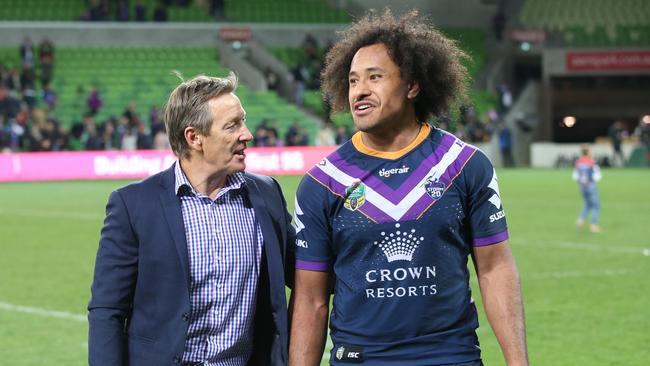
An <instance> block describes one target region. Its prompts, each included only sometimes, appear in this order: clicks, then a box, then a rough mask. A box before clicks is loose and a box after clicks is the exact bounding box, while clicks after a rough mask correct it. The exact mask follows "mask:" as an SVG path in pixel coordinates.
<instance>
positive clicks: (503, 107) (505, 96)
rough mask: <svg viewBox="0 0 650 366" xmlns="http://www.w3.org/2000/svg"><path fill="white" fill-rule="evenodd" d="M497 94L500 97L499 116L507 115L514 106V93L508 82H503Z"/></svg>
mask: <svg viewBox="0 0 650 366" xmlns="http://www.w3.org/2000/svg"><path fill="white" fill-rule="evenodd" d="M497 94H498V96H499V111H498V112H499V115H501V116H503V115H505V114H506V113H507V112H508V111H509V110H510V107H511V106H512V92H511V91H510V87H508V84H507V83H506V82H502V83H501V84H499V86H498V87H497Z"/></svg>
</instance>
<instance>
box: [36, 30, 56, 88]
mask: <svg viewBox="0 0 650 366" xmlns="http://www.w3.org/2000/svg"><path fill="white" fill-rule="evenodd" d="M38 59H39V61H40V64H41V85H46V84H47V83H49V82H50V81H51V80H52V77H53V72H54V44H53V43H52V41H50V39H49V38H47V37H45V38H43V40H42V41H41V43H40V44H39V45H38Z"/></svg>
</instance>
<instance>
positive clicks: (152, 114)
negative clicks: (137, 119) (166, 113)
mask: <svg viewBox="0 0 650 366" xmlns="http://www.w3.org/2000/svg"><path fill="white" fill-rule="evenodd" d="M163 125H164V124H163V121H162V120H161V119H160V109H158V106H157V105H155V104H152V105H151V108H149V126H151V131H152V132H153V131H154V130H157V129H158V128H160V127H162V126H163Z"/></svg>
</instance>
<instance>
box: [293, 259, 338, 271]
mask: <svg viewBox="0 0 650 366" xmlns="http://www.w3.org/2000/svg"><path fill="white" fill-rule="evenodd" d="M296 269H302V270H305V271H318V272H329V271H330V264H329V262H312V261H303V260H300V259H296Z"/></svg>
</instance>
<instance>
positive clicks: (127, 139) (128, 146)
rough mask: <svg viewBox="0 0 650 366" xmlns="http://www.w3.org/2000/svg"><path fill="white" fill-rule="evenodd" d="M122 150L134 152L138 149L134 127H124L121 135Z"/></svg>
mask: <svg viewBox="0 0 650 366" xmlns="http://www.w3.org/2000/svg"><path fill="white" fill-rule="evenodd" d="M121 148H122V150H136V149H137V148H138V133H137V131H136V130H135V127H133V126H131V125H127V126H126V130H125V131H124V135H122V145H121Z"/></svg>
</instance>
